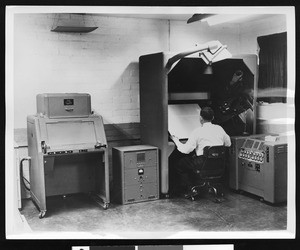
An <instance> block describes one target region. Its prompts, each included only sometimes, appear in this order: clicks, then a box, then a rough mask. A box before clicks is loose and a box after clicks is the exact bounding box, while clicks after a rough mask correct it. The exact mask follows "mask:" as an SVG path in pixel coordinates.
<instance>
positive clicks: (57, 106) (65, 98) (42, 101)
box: [36, 93, 92, 118]
mask: <svg viewBox="0 0 300 250" xmlns="http://www.w3.org/2000/svg"><path fill="white" fill-rule="evenodd" d="M36 102H37V114H39V115H40V116H45V117H47V118H71V117H89V116H90V115H91V114H92V110H91V96H90V95H89V94H86V93H45V94H38V95H37V97H36Z"/></svg>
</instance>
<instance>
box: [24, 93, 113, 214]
mask: <svg viewBox="0 0 300 250" xmlns="http://www.w3.org/2000/svg"><path fill="white" fill-rule="evenodd" d="M27 137H28V153H29V156H30V158H31V164H30V194H31V198H32V200H33V201H34V203H35V204H36V205H37V207H38V209H39V210H40V215H39V217H40V218H43V217H44V216H45V214H46V211H47V197H49V196H55V195H67V194H74V193H88V194H91V195H92V197H93V198H95V200H96V201H97V202H98V203H99V204H100V205H102V206H103V207H104V208H105V209H106V208H107V207H108V205H109V202H110V199H109V172H108V149H107V141H106V136H105V131H104V125H103V121H102V117H101V116H100V115H97V114H94V113H93V112H92V110H91V97H90V95H89V94H73V93H68V94H60V93H58V94H40V95H37V114H36V115H30V116H28V117H27Z"/></svg>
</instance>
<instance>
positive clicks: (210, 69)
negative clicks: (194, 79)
mask: <svg viewBox="0 0 300 250" xmlns="http://www.w3.org/2000/svg"><path fill="white" fill-rule="evenodd" d="M203 74H204V75H212V74H213V67H212V65H211V63H210V64H208V65H207V66H206V67H205V69H204V71H203Z"/></svg>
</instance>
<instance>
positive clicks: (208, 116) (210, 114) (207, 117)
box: [200, 107, 214, 123]
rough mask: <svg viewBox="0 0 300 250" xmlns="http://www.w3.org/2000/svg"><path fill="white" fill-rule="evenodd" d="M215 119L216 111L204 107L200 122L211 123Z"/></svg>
mask: <svg viewBox="0 0 300 250" xmlns="http://www.w3.org/2000/svg"><path fill="white" fill-rule="evenodd" d="M213 119H214V111H213V110H212V108H211V107H204V108H203V109H201V111H200V122H201V123H204V122H211V121H212V120H213Z"/></svg>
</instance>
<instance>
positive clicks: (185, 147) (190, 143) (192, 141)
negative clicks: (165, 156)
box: [176, 133, 197, 154]
mask: <svg viewBox="0 0 300 250" xmlns="http://www.w3.org/2000/svg"><path fill="white" fill-rule="evenodd" d="M176 146H177V149H178V150H179V151H180V152H181V153H183V154H189V153H191V152H192V151H193V150H194V149H195V148H196V146H197V139H196V136H195V135H194V133H192V134H191V136H190V137H189V139H188V140H187V142H186V143H181V142H180V141H179V140H178V141H177V142H176Z"/></svg>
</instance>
